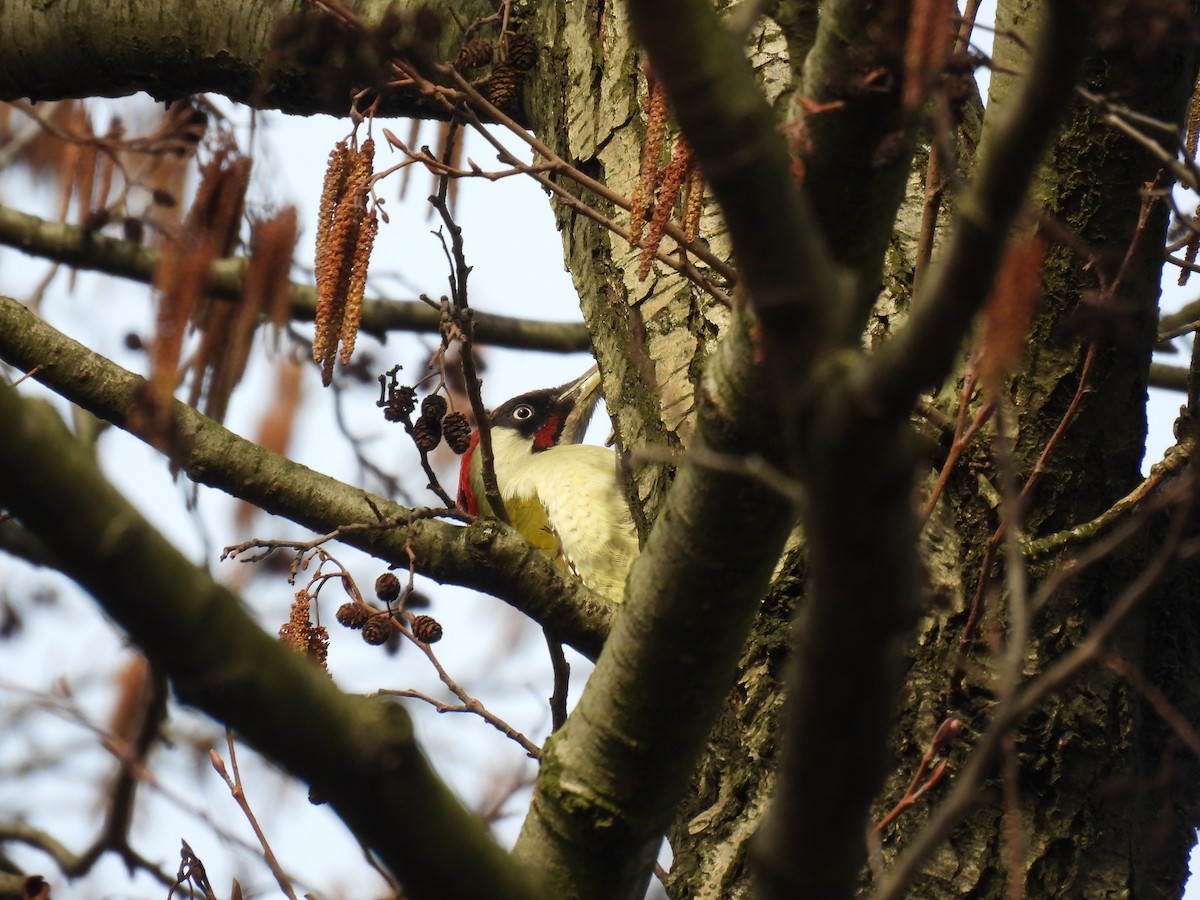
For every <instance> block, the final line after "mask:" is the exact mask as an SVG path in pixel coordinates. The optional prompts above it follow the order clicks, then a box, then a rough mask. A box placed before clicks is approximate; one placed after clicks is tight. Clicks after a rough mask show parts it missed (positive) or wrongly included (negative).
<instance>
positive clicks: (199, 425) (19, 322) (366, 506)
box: [0, 297, 612, 657]
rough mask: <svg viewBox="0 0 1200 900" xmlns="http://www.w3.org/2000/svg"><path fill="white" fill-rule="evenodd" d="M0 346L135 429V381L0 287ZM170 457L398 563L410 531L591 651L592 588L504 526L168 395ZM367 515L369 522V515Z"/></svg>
mask: <svg viewBox="0 0 1200 900" xmlns="http://www.w3.org/2000/svg"><path fill="white" fill-rule="evenodd" d="M0 358H2V359H4V360H5V361H7V362H9V363H10V364H12V365H14V366H16V367H18V368H20V369H22V370H26V371H27V370H29V369H31V368H33V367H34V366H35V365H41V366H43V368H42V369H41V370H39V372H38V373H37V376H36V377H37V378H38V380H39V381H41V382H42V383H43V384H45V385H47V386H48V387H49V388H50V389H51V390H53V391H55V392H56V393H58V394H61V395H62V396H63V397H65V398H66V399H68V400H70V401H71V402H72V403H76V404H78V405H79V406H82V407H84V408H85V409H87V410H89V411H90V412H92V413H94V414H95V415H97V416H99V417H100V418H102V419H106V420H107V421H109V422H112V423H113V424H114V425H116V426H118V427H119V428H122V429H124V430H126V431H130V433H132V434H135V436H137V437H140V438H142V439H145V436H144V435H140V434H137V433H136V432H135V431H133V430H132V426H131V424H130V412H131V410H133V409H134V407H135V403H136V396H137V392H138V389H139V385H144V384H145V382H144V381H143V380H142V379H141V378H140V377H138V376H136V375H134V374H133V373H131V372H128V371H126V370H125V369H122V368H121V367H120V366H118V365H116V364H115V363H112V362H110V361H109V360H107V359H105V358H104V357H102V356H100V355H99V354H97V353H93V352H92V351H90V350H88V349H87V348H86V347H84V346H82V345H81V344H78V343H76V342H75V341H73V340H71V339H70V338H68V337H67V336H66V335H63V334H61V333H60V332H58V331H56V330H55V329H53V328H51V327H50V326H49V325H47V324H46V323H45V322H43V321H41V320H40V319H39V318H38V317H37V316H35V315H34V314H33V313H32V312H30V311H29V310H28V309H26V308H25V307H24V306H22V305H21V304H20V303H18V302H17V301H15V300H12V299H9V298H7V297H0ZM172 441H173V444H172V450H173V453H174V461H175V463H176V464H177V465H178V466H179V467H180V468H181V469H182V470H183V471H184V472H186V473H187V475H188V476H189V477H190V478H191V479H192V480H194V481H197V482H199V483H200V484H207V485H209V486H210V487H216V488H219V489H221V490H223V491H226V492H227V493H229V494H232V495H233V496H235V497H239V498H240V499H243V500H246V501H247V502H249V503H252V504H254V505H255V506H258V507H260V508H262V509H264V510H266V511H267V512H271V513H274V514H276V515H281V516H284V517H286V518H289V519H291V520H292V521H294V522H297V523H299V524H301V525H304V526H305V527H306V528H311V529H313V530H314V531H317V532H318V533H326V532H329V531H332V530H333V529H335V528H338V527H341V526H346V525H350V524H354V523H359V524H363V525H366V526H367V527H365V528H356V529H350V530H348V531H347V532H346V533H344V534H343V535H342V537H341V539H342V540H343V541H344V542H345V543H347V544H349V545H351V546H354V547H358V548H359V549H361V550H363V551H365V552H367V553H370V554H372V555H373V556H376V557H378V558H379V559H382V560H385V561H387V562H390V563H394V564H396V565H400V566H404V567H407V566H408V561H409V560H408V554H407V552H406V546H405V545H406V541H407V540H408V539H409V538H411V541H412V548H413V550H414V552H415V553H416V557H417V562H416V565H417V570H418V571H419V572H421V573H422V574H424V575H428V576H429V577H430V578H433V579H435V580H437V581H442V582H450V583H453V584H461V585H464V586H466V587H472V588H476V589H478V590H482V591H486V592H488V593H491V594H495V595H496V596H499V597H501V598H502V599H503V598H510V599H507V600H506V602H509V603H511V604H512V605H513V606H514V607H516V608H517V609H520V610H521V611H522V612H524V613H526V614H527V615H529V616H530V617H531V618H533V619H535V620H536V621H537V622H539V623H540V624H541V625H542V626H543V627H545V628H547V629H549V630H551V631H553V632H554V634H555V636H556V637H558V638H559V639H560V640H562V641H563V642H564V643H567V644H570V645H571V646H573V647H575V648H576V649H577V650H579V651H580V652H581V653H583V654H585V655H587V656H591V657H595V656H596V654H598V653H599V651H600V647H601V645H602V644H603V641H604V636H605V634H606V633H607V631H608V628H609V625H610V623H611V621H612V609H611V608H610V607H609V606H607V605H606V604H604V603H601V602H598V601H596V600H594V599H592V598H591V597H590V596H589V595H588V594H587V591H586V589H585V588H583V587H582V585H580V583H579V582H578V580H577V579H573V578H572V579H564V578H563V577H562V576H561V575H560V574H559V573H558V571H557V570H556V569H555V568H554V566H553V565H552V564H551V563H550V561H549V560H547V559H546V557H544V556H542V555H541V554H539V553H538V552H537V551H536V550H534V549H533V547H531V546H530V545H529V544H528V543H527V542H525V540H524V539H522V538H521V537H520V536H519V535H518V534H517V533H516V532H515V531H513V530H512V529H510V528H506V527H504V526H502V525H500V524H499V523H498V522H495V521H492V520H482V519H481V520H479V521H477V522H475V523H474V524H473V525H471V526H470V527H468V528H461V527H457V526H454V525H450V524H448V523H445V522H440V521H436V520H433V519H428V518H421V519H417V520H416V521H413V522H412V523H411V525H409V524H407V523H408V522H409V517H410V513H411V511H410V510H408V509H405V508H404V507H402V506H400V505H398V504H396V503H393V502H391V501H390V500H386V499H384V498H383V497H377V496H375V495H372V494H369V493H367V492H365V491H362V490H360V489H357V488H354V487H351V486H349V485H345V484H343V483H341V482H339V481H337V480H336V479H333V478H330V477H328V476H326V475H322V474H320V473H318V472H314V471H312V470H311V469H308V468H306V467H305V466H301V465H299V464H297V463H294V462H291V461H290V460H288V459H286V458H284V457H281V456H278V455H277V454H274V453H271V452H270V451H268V450H266V449H264V448H262V447H260V446H258V445H257V444H253V443H251V442H250V441H247V440H244V439H243V438H240V437H238V436H237V435H235V434H233V433H232V432H230V431H227V430H226V429H224V428H222V427H221V426H220V425H218V424H217V423H215V422H213V421H212V420H211V419H209V418H207V417H206V416H203V415H201V414H200V413H198V412H196V411H195V410H194V409H192V408H190V407H187V406H184V405H183V404H176V406H175V433H174V434H173V435H172ZM374 526H378V527H374Z"/></svg>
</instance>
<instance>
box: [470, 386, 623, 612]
mask: <svg viewBox="0 0 1200 900" xmlns="http://www.w3.org/2000/svg"><path fill="white" fill-rule="evenodd" d="M599 388H600V375H599V373H598V372H597V370H596V369H595V368H592V369H590V370H589V371H587V372H586V373H584V374H583V375H582V376H581V377H579V378H577V379H575V380H574V381H572V382H569V383H568V384H564V385H562V386H561V387H556V388H545V389H543V390H538V391H530V392H529V393H528V394H522V395H521V396H519V397H514V398H513V399H512V400H509V401H508V402H507V403H502V404H501V405H500V406H498V407H496V408H495V409H494V410H492V412H491V413H490V415H489V420H490V422H491V435H492V459H493V463H494V465H495V470H496V483H497V486H498V487H499V489H500V498H501V499H502V500H503V501H504V508H505V510H507V512H508V517H509V521H510V522H511V523H512V526H513V527H514V528H516V529H517V531H519V532H520V533H521V534H522V536H524V538H525V539H526V540H527V541H529V543H531V544H533V545H534V546H535V547H537V548H538V549H539V550H540V551H541V552H542V553H544V554H545V555H546V556H548V557H550V558H551V559H552V560H554V561H555V562H556V563H557V564H558V565H560V566H562V567H563V568H564V569H566V570H568V571H570V572H573V573H574V574H575V575H576V576H578V577H579V579H580V580H581V581H582V582H583V583H584V585H586V586H587V587H588V588H590V589H591V590H592V591H594V592H595V593H597V594H599V595H600V596H601V597H603V598H605V599H606V600H608V601H610V602H612V603H620V602H621V600H622V599H623V598H624V596H625V576H626V575H627V574H628V573H629V567H630V565H632V564H633V560H634V559H635V558H636V557H637V554H638V540H637V532H636V531H635V530H634V527H633V517H632V515H630V512H629V506H628V504H627V503H626V502H625V495H624V492H623V491H622V490H621V486H620V483H619V481H618V479H617V460H616V454H614V453H613V452H612V451H611V450H609V449H607V448H605V447H597V446H595V445H594V444H581V443H579V442H580V441H581V440H583V434H584V432H585V431H586V430H587V425H588V421H589V420H590V419H591V417H592V412H593V411H594V410H595V408H596V402H597V400H599V398H600V394H599ZM478 444H479V433H478V432H476V433H475V435H474V437H473V438H472V439H471V446H470V448H469V449H468V450H467V452H466V453H465V454H463V458H462V468H461V469H460V471H459V479H458V505H459V507H460V508H462V509H463V510H464V511H465V512H469V513H471V514H472V515H480V514H482V515H489V514H491V511H492V510H491V507H490V506H489V505H488V502H487V498H486V496H485V495H484V488H483V454H482V453H476V452H475V451H476V448H477V446H478Z"/></svg>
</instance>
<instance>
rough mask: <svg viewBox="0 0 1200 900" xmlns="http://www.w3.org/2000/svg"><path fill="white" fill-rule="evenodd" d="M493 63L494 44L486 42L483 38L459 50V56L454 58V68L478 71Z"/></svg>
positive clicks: (468, 43) (469, 42) (470, 42)
mask: <svg viewBox="0 0 1200 900" xmlns="http://www.w3.org/2000/svg"><path fill="white" fill-rule="evenodd" d="M491 61H492V42H491V41H485V40H484V39H483V38H475V39H474V40H472V41H467V42H466V43H465V44H463V45H462V46H461V47H459V48H458V55H457V56H455V57H454V68H456V69H478V68H479V67H480V66H486V65H487V64H488V63H490V62H491Z"/></svg>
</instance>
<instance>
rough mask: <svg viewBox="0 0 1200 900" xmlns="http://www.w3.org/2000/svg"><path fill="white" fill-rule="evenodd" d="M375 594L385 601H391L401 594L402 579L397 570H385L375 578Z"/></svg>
mask: <svg viewBox="0 0 1200 900" xmlns="http://www.w3.org/2000/svg"><path fill="white" fill-rule="evenodd" d="M375 596H376V597H378V598H379V599H380V600H382V601H383V602H384V603H391V602H392V601H393V600H395V599H396V598H397V597H399V596H400V579H399V578H397V577H396V573H395V572H384V573H383V574H382V575H380V576H379V577H378V578H376V579H375Z"/></svg>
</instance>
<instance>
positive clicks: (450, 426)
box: [442, 411, 471, 456]
mask: <svg viewBox="0 0 1200 900" xmlns="http://www.w3.org/2000/svg"><path fill="white" fill-rule="evenodd" d="M442 437H444V438H445V439H446V443H447V444H448V445H449V447H450V449H451V450H453V451H454V452H455V453H457V454H459V455H460V456H461V455H462V454H464V453H466V452H467V450H468V448H470V446H471V423H470V422H468V421H467V417H466V416H465V415H463V414H462V413H460V412H458V411H455V412H452V413H447V414H446V418H444V419H443V420H442Z"/></svg>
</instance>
